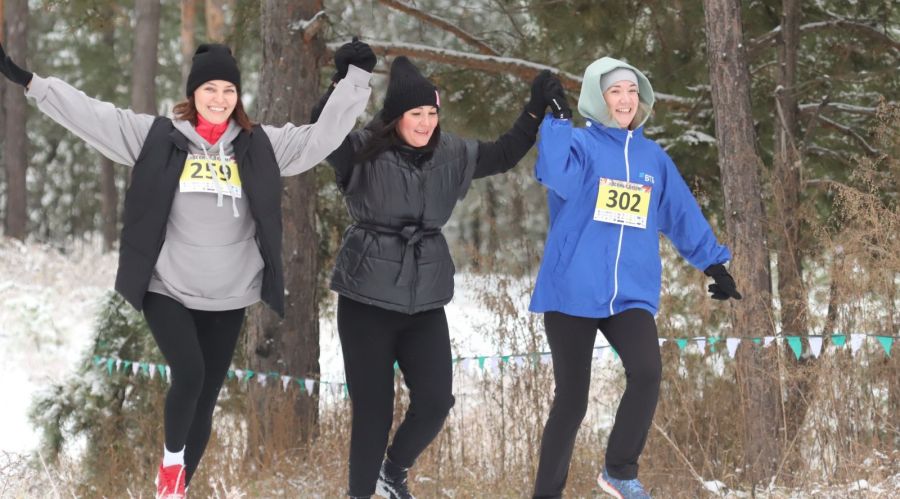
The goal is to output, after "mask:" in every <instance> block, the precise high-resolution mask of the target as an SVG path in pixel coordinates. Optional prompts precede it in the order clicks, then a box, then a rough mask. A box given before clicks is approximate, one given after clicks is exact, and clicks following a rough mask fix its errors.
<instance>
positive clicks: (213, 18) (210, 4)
mask: <svg viewBox="0 0 900 499" xmlns="http://www.w3.org/2000/svg"><path fill="white" fill-rule="evenodd" d="M226 5H230V2H229V1H228V0H206V38H207V40H209V41H210V42H215V43H225V34H226V24H225V6H226Z"/></svg>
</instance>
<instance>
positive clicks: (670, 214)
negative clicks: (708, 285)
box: [657, 150, 731, 270]
mask: <svg viewBox="0 0 900 499" xmlns="http://www.w3.org/2000/svg"><path fill="white" fill-rule="evenodd" d="M659 155H660V156H661V158H660V160H661V161H662V162H663V166H662V170H663V172H662V173H663V182H662V192H661V193H660V201H659V210H658V211H657V216H658V219H659V224H658V226H659V230H660V232H662V233H663V234H665V235H666V237H668V238H669V240H670V241H672V244H674V245H675V248H676V249H677V250H678V252H679V253H680V254H681V256H683V257H684V258H685V260H687V261H688V262H690V264H691V265H693V266H694V267H696V268H698V269H700V270H704V269H706V268H707V267H709V266H710V265H713V264H716V263H725V262H727V261H728V260H731V252H730V251H728V248H726V247H725V246H723V245H721V244H719V242H718V241H717V240H716V235H715V234H713V231H712V227H710V226H709V222H707V221H706V217H704V216H703V212H702V211H700V205H699V204H698V203H697V200H696V199H694V195H693V193H691V189H690V188H689V187H688V186H687V184H686V183H685V181H684V179H683V178H682V177H681V174H680V173H679V172H678V169H677V168H676V167H675V163H673V162H672V159H671V158H669V155H668V154H666V153H665V152H663V151H662V150H660V151H659Z"/></svg>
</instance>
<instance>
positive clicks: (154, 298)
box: [144, 293, 244, 483]
mask: <svg viewBox="0 0 900 499" xmlns="http://www.w3.org/2000/svg"><path fill="white" fill-rule="evenodd" d="M144 317H145V318H146V319H147V324H148V325H149V326H150V331H151V332H152V333H153V338H154V339H155V340H156V344H157V345H159V350H160V351H161V352H162V354H163V357H165V358H166V362H168V364H169V368H170V369H171V370H172V385H171V386H170V387H169V392H168V394H166V408H165V431H166V448H167V449H169V450H170V451H173V452H178V451H180V450H181V449H182V448H184V449H185V450H184V465H185V473H186V476H185V482H186V483H189V482H190V480H191V477H192V476H193V475H194V472H195V471H196V470H197V465H198V464H199V463H200V458H201V457H202V456H203V451H205V450H206V443H207V442H208V441H209V434H210V430H211V429H212V415H213V410H214V409H215V408H216V399H217V398H218V397H219V389H220V388H222V383H224V382H225V375H226V374H227V373H228V366H229V365H230V364H231V357H232V355H233V354H234V347H235V345H236V344H237V339H238V334H239V333H240V332H241V324H242V323H243V321H244V309H243V308H241V309H237V310H226V311H222V312H208V311H203V310H191V309H189V308H185V306H184V305H182V304H181V303H179V302H177V301H175V300H173V299H172V298H169V297H168V296H164V295H161V294H158V293H147V294H146V296H145V297H144Z"/></svg>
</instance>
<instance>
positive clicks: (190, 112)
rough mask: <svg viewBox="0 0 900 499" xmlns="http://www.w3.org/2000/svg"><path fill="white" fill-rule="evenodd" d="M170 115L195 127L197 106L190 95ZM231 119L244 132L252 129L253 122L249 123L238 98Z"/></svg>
mask: <svg viewBox="0 0 900 499" xmlns="http://www.w3.org/2000/svg"><path fill="white" fill-rule="evenodd" d="M172 114H173V115H174V116H175V119H176V120H184V121H189V122H190V123H191V125H194V126H197V105H196V104H195V103H194V96H193V95H192V96H190V97H188V98H187V100H183V101H181V102H179V103H178V104H175V107H174V108H173V109H172ZM231 117H232V118H234V121H237V124H238V125H240V127H241V128H243V129H244V130H246V131H248V132H249V131H250V129H252V128H253V122H252V121H250V117H249V116H247V113H246V112H245V111H244V103H243V102H241V99H240V98H238V100H237V104H235V106H234V111H232V112H231Z"/></svg>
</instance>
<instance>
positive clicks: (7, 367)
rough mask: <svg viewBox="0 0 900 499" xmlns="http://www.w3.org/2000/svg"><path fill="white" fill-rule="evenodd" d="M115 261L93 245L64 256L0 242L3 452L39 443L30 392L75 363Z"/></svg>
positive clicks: (44, 248) (0, 436)
mask: <svg viewBox="0 0 900 499" xmlns="http://www.w3.org/2000/svg"><path fill="white" fill-rule="evenodd" d="M116 259H117V257H116V255H115V254H106V255H104V254H102V252H101V251H99V248H97V247H92V246H91V245H87V244H85V245H79V246H78V247H77V248H76V249H74V250H73V251H71V252H69V253H68V254H62V253H60V252H59V251H57V250H55V249H53V248H51V247H49V246H44V245H38V244H22V243H20V242H18V241H15V240H12V239H9V238H2V239H0V362H2V363H0V365H2V366H3V368H4V373H3V375H2V377H0V400H2V401H3V402H2V403H3V410H2V411H0V429H2V431H0V451H6V452H15V453H25V452H27V451H29V450H31V449H33V448H35V446H36V445H37V443H38V435H37V434H36V433H35V431H34V430H33V429H32V428H31V426H30V425H29V423H28V417H27V415H28V408H29V405H30V404H31V398H32V395H33V394H34V393H35V392H36V391H37V390H39V389H40V388H41V387H42V386H45V385H48V384H50V383H53V382H59V381H61V380H63V379H64V378H65V377H66V376H68V375H70V374H71V373H72V372H73V371H74V370H75V369H76V368H77V363H78V362H79V361H80V360H81V358H82V355H83V352H84V349H85V348H87V347H88V346H89V344H90V340H91V334H92V330H93V324H94V314H95V312H96V311H97V308H98V306H99V304H100V299H101V298H102V297H103V296H104V293H106V292H107V291H108V290H109V289H111V288H112V284H113V279H114V277H115V270H116Z"/></svg>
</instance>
